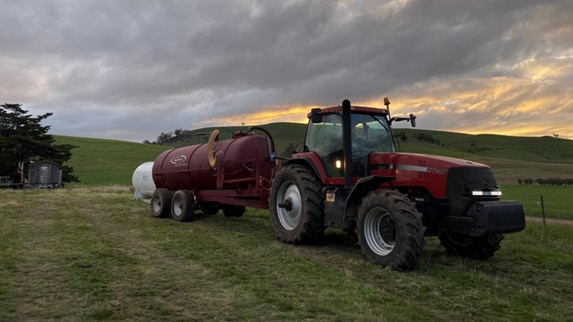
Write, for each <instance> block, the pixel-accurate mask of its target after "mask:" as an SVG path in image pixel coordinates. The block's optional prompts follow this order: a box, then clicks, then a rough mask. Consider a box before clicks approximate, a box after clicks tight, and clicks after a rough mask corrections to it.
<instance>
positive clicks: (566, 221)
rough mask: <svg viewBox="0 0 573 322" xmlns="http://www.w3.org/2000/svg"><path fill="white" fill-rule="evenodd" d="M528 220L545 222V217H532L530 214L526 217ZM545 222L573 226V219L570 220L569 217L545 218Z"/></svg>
mask: <svg viewBox="0 0 573 322" xmlns="http://www.w3.org/2000/svg"><path fill="white" fill-rule="evenodd" d="M525 220H526V221H532V222H539V223H541V222H543V218H541V217H530V216H526V217H525ZM545 223H546V224H552V225H553V224H556V225H570V226H573V220H569V219H557V218H545Z"/></svg>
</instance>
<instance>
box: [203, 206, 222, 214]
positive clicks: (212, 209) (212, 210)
mask: <svg viewBox="0 0 573 322" xmlns="http://www.w3.org/2000/svg"><path fill="white" fill-rule="evenodd" d="M200 209H201V211H202V212H203V214H204V215H215V214H217V213H218V212H219V206H202V207H200Z"/></svg>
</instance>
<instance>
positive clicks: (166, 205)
mask: <svg viewBox="0 0 573 322" xmlns="http://www.w3.org/2000/svg"><path fill="white" fill-rule="evenodd" d="M149 205H150V207H151V214H152V215H153V217H156V218H166V217H167V216H169V214H170V213H171V192H170V191H169V190H167V189H165V188H159V189H155V191H153V195H152V196H151V202H150V203H149Z"/></svg>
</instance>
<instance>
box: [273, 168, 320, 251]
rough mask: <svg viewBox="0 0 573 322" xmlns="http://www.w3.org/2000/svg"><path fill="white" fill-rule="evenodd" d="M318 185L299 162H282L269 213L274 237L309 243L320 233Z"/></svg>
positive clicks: (316, 239)
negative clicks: (287, 163)
mask: <svg viewBox="0 0 573 322" xmlns="http://www.w3.org/2000/svg"><path fill="white" fill-rule="evenodd" d="M321 188H322V187H321V184H320V181H319V180H318V179H317V178H316V176H315V175H314V174H313V173H312V172H311V171H310V170H309V169H308V168H306V167H304V166H301V165H296V164H293V165H286V166H284V167H283V168H282V169H281V170H280V171H279V172H278V173H277V175H276V176H275V179H274V180H273V185H272V188H271V195H270V200H269V205H270V206H269V213H270V217H271V222H272V225H273V230H274V231H275V234H276V236H277V238H278V239H280V240H282V241H284V242H286V243H293V244H311V243H316V242H318V241H320V240H321V239H322V237H323V235H324V229H325V226H324V209H323V204H322V198H321Z"/></svg>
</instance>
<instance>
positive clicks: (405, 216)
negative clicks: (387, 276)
mask: <svg viewBox="0 0 573 322" xmlns="http://www.w3.org/2000/svg"><path fill="white" fill-rule="evenodd" d="M356 230H357V235H358V242H359V244H360V248H362V252H363V253H364V255H365V256H366V257H367V258H368V259H369V260H370V261H371V262H372V263H374V264H377V265H382V266H387V267H390V268H392V269H396V270H405V269H411V268H414V267H415V266H416V265H417V263H418V260H419V258H420V256H421V255H422V251H423V248H424V231H425V230H426V228H425V227H424V225H423V224H422V214H420V213H419V212H418V211H417V210H416V208H415V207H414V206H412V203H411V202H410V200H408V199H407V198H406V197H405V196H404V195H402V194H401V193H399V192H397V191H393V190H375V191H371V192H370V193H368V195H366V197H365V198H364V199H363V200H362V205H361V206H360V210H359V211H358V224H357V227H356Z"/></svg>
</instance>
